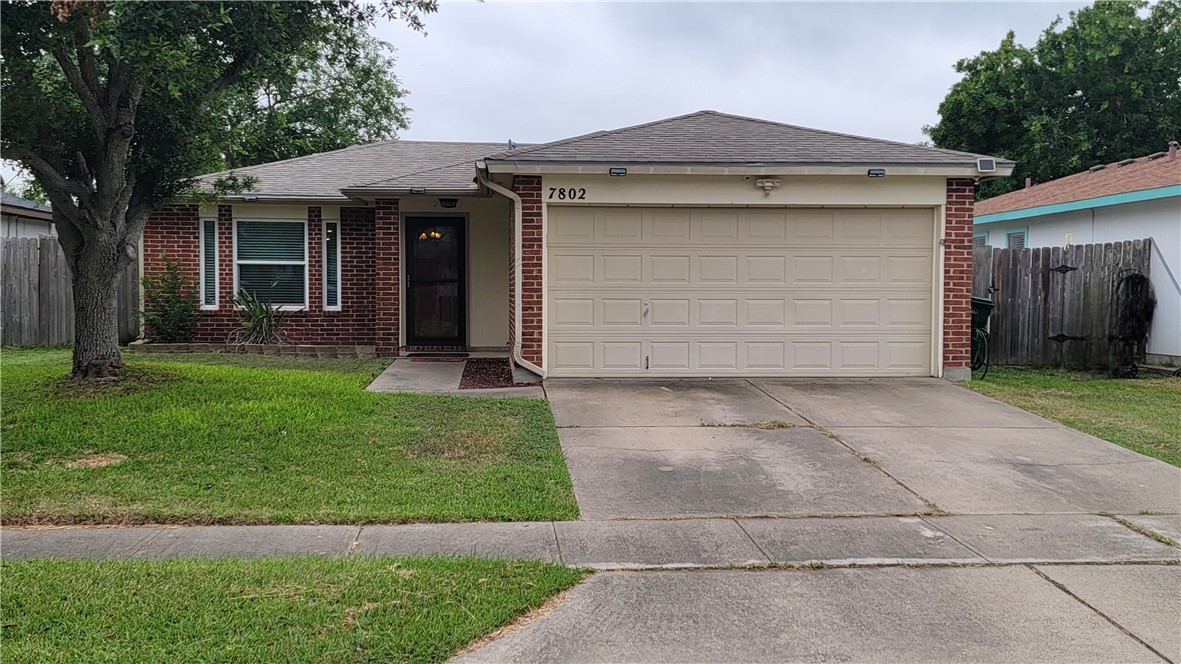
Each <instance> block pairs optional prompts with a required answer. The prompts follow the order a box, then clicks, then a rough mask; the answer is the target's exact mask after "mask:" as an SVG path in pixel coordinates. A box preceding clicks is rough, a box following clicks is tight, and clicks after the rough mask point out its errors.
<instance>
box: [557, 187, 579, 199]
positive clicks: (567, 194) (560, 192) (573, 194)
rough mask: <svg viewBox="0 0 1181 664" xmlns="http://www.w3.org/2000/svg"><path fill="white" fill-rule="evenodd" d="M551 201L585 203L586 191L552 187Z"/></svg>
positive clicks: (575, 188) (574, 188) (577, 188)
mask: <svg viewBox="0 0 1181 664" xmlns="http://www.w3.org/2000/svg"><path fill="white" fill-rule="evenodd" d="M549 200H551V201H552V200H559V201H585V200H586V189H585V188H579V187H550V188H549Z"/></svg>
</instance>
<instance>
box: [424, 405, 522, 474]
mask: <svg viewBox="0 0 1181 664" xmlns="http://www.w3.org/2000/svg"><path fill="white" fill-rule="evenodd" d="M519 435H520V424H519V422H518V421H517V420H516V418H513V417H506V416H504V415H497V414H491V413H474V414H471V415H468V416H466V417H465V418H464V419H462V420H457V421H454V422H448V423H441V424H440V425H439V426H437V427H428V428H425V429H422V430H421V431H420V432H419V438H418V440H416V441H415V442H414V443H412V444H411V446H410V449H409V451H410V454H411V455H412V456H414V457H417V458H430V459H445V460H448V461H467V462H470V463H477V464H480V463H498V462H501V461H504V460H505V459H507V458H508V449H507V446H508V441H509V440H512V439H513V438H514V437H516V436H519Z"/></svg>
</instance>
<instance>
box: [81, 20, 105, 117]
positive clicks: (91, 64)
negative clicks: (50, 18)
mask: <svg viewBox="0 0 1181 664" xmlns="http://www.w3.org/2000/svg"><path fill="white" fill-rule="evenodd" d="M88 23H89V22H88V21H77V22H75V24H74V50H75V51H77V52H78V69H79V71H80V73H81V74H82V82H83V83H84V84H85V85H86V87H87V88H88V89H89V90H90V94H91V95H92V96H93V97H94V98H95V100H96V101H98V102H99V103H100V104H101V103H102V102H104V101H106V100H105V99H104V98H103V97H104V95H103V89H102V85H101V82H100V81H99V77H98V63H97V62H96V61H95V58H94V51H93V50H91V48H90V46H89V44H90V28H89V26H88Z"/></svg>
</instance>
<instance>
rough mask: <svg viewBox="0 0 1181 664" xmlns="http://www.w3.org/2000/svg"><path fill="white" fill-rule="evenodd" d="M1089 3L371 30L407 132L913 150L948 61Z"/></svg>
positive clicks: (595, 13) (724, 5)
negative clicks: (399, 93) (706, 126)
mask: <svg viewBox="0 0 1181 664" xmlns="http://www.w3.org/2000/svg"><path fill="white" fill-rule="evenodd" d="M1085 4H1088V3H1081V2H1042V3H1038V2H980V3H966V2H912V3H886V2H870V3H836V2H830V3H802V2H780V3H771V2H763V3H737V2H695V3H672V2H644V3H641V2H497V1H495V0H490V1H488V2H483V3H475V2H447V1H446V0H444V2H442V3H441V7H440V9H439V12H438V13H437V14H434V15H431V16H428V17H427V19H426V23H427V35H426V36H423V35H422V34H419V33H415V32H413V31H412V30H410V29H409V28H406V27H405V26H404V25H402V24H400V23H383V24H381V25H379V26H377V27H376V28H375V32H376V34H377V35H378V36H379V37H380V38H382V39H384V40H385V41H388V42H390V43H391V44H393V45H394V46H395V47H396V48H397V50H398V64H397V74H398V76H399V77H400V78H401V80H402V82H403V84H404V85H405V86H406V87H407V88H408V89H409V90H410V96H409V98H408V100H407V101H408V103H409V105H410V106H411V108H412V109H413V112H412V113H411V117H410V119H411V126H410V129H409V130H408V131H406V132H404V133H403V134H402V138H412V139H418V140H452V141H508V140H509V139H512V140H514V141H516V142H517V143H535V142H544V141H552V140H557V139H561V138H567V137H570V136H577V135H579V134H585V133H588V132H591V131H596V130H599V129H615V128H618V127H625V126H628V125H632V124H638V123H641V122H649V121H651V120H659V119H661V118H666V117H671V116H674V115H681V114H684V113H692V112H693V111H699V110H703V109H712V110H715V111H723V112H726V113H735V114H739V115H749V116H754V117H758V118H764V119H767V120H777V121H780V122H787V123H790V124H798V125H803V126H805V127H815V128H818V129H828V130H832V131H840V132H846V133H850V134H859V135H863V136H872V137H876V138H886V139H892V140H896V141H905V142H916V141H920V140H922V139H923V135H922V126H923V125H924V124H930V123H933V122H935V121H936V120H937V119H938V114H937V109H938V107H939V102H940V101H942V99H943V97H944V96H945V95H946V94H947V90H948V88H949V87H951V85H952V84H953V83H955V81H956V80H957V79H958V75H957V74H956V73H955V71H954V70H953V69H952V66H953V65H954V64H955V62H956V60H959V59H960V58H964V57H968V56H972V55H975V54H977V53H979V52H980V51H982V50H985V49H989V50H991V49H994V48H996V46H997V44H999V43H1000V41H1001V39H1002V38H1003V37H1004V35H1005V33H1006V32H1007V31H1008V30H1010V29H1013V30H1015V31H1016V32H1017V40H1018V41H1019V42H1021V43H1024V44H1032V43H1033V42H1034V41H1035V40H1036V39H1037V37H1038V34H1039V33H1040V32H1041V31H1042V30H1044V29H1045V28H1046V27H1047V26H1048V25H1049V24H1050V22H1051V21H1052V20H1053V19H1054V17H1055V16H1062V17H1063V18H1065V17H1066V15H1067V13H1068V12H1070V11H1071V10H1072V9H1077V8H1079V7H1081V6H1084V5H1085ZM0 172H2V174H3V176H4V177H5V179H9V178H11V177H12V176H13V170H12V169H11V168H10V167H8V165H7V164H6V165H5V167H4V168H2V169H0Z"/></svg>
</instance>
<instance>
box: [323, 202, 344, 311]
mask: <svg viewBox="0 0 1181 664" xmlns="http://www.w3.org/2000/svg"><path fill="white" fill-rule="evenodd" d="M324 308H325V309H329V310H339V309H340V223H339V222H335V221H326V222H324Z"/></svg>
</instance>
